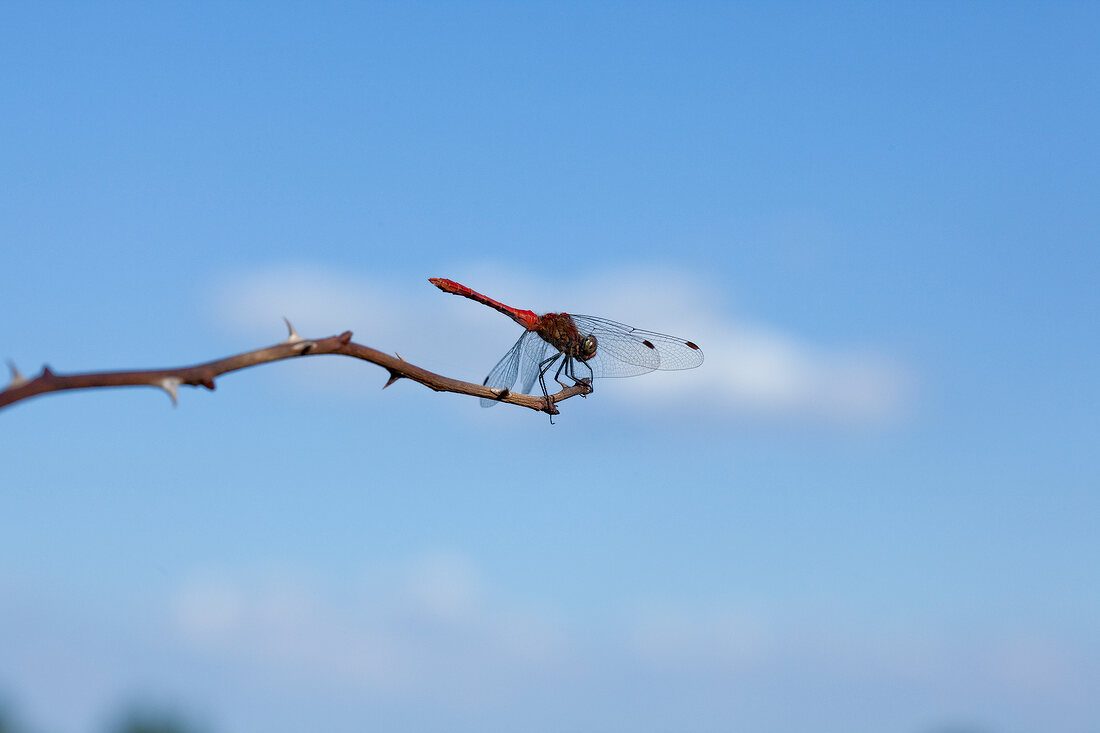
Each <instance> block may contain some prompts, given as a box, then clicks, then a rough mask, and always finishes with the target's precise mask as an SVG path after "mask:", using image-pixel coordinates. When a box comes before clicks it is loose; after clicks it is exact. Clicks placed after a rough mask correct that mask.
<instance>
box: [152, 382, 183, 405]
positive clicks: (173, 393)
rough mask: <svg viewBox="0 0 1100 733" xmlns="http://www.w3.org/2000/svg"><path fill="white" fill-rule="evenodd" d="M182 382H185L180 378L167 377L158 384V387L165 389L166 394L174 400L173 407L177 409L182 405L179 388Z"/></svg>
mask: <svg viewBox="0 0 1100 733" xmlns="http://www.w3.org/2000/svg"><path fill="white" fill-rule="evenodd" d="M182 382H183V380H181V379H180V378H179V377H165V378H164V379H162V380H160V381H159V382H157V383H156V386H157V387H160V388H161V389H163V390H164V391H165V392H167V393H168V396H169V397H171V398H172V406H173V407H176V406H177V405H179V403H180V389H179V388H180V384H182Z"/></svg>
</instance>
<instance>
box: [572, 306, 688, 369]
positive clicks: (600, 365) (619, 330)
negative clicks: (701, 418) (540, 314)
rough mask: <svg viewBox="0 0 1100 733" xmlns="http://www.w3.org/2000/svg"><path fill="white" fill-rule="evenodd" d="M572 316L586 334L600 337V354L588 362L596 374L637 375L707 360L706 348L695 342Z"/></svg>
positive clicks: (613, 322) (598, 347)
mask: <svg viewBox="0 0 1100 733" xmlns="http://www.w3.org/2000/svg"><path fill="white" fill-rule="evenodd" d="M572 318H573V322H574V323H575V324H576V325H577V329H578V330H579V331H580V332H581V335H582V336H587V335H589V334H591V335H593V336H595V337H596V355H595V356H593V357H592V358H591V359H589V360H588V361H587V362H586V363H587V365H588V366H589V367H591V368H592V372H593V374H594V376H597V377H633V376H636V375H638V374H645V373H646V372H651V371H653V370H654V369H666V370H667V369H692V368H694V367H697V366H699V365H700V364H702V363H703V352H702V350H700V349H699V347H698V346H696V345H695V344H694V343H692V342H691V341H687V340H685V339H682V338H678V337H676V336H668V335H666V334H663V333H657V332H655V331H645V330H643V329H640V328H632V327H631V326H626V325H624V324H622V323H616V322H615V321H609V320H607V319H605V318H597V317H595V316H581V315H575V316H572ZM583 371H584V369H583V368H582V369H580V370H578V373H581V372H583Z"/></svg>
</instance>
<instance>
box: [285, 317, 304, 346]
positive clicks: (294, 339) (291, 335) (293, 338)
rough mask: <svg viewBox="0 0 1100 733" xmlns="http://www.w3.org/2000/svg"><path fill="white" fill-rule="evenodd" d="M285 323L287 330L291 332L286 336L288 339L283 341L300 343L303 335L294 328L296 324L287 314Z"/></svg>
mask: <svg viewBox="0 0 1100 733" xmlns="http://www.w3.org/2000/svg"><path fill="white" fill-rule="evenodd" d="M283 323H285V324H286V330H287V331H288V332H289V334H288V335H287V337H286V341H284V342H283V343H286V344H296V343H298V342H299V341H301V340H302V337H301V336H299V335H298V332H297V331H295V330H294V325H293V324H292V323H291V322H290V319H289V318H287V317H286V316H283Z"/></svg>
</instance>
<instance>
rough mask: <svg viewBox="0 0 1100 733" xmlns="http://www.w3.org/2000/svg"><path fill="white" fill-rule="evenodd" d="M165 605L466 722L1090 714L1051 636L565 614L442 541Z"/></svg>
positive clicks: (245, 641) (276, 665)
mask: <svg viewBox="0 0 1100 733" xmlns="http://www.w3.org/2000/svg"><path fill="white" fill-rule="evenodd" d="M169 606H170V613H169V617H170V618H171V619H172V623H173V625H174V628H175V630H176V633H177V635H178V638H179V639H181V641H182V642H183V643H184V644H185V645H186V646H187V648H188V650H189V654H196V653H197V654H200V655H203V656H204V657H205V658H207V659H209V660H211V661H212V662H214V663H216V665H217V666H218V667H219V668H220V669H223V670H225V671H227V672H228V673H229V674H230V676H231V677H233V678H236V679H256V678H264V679H266V680H267V683H266V684H267V686H268V688H269V689H276V690H277V689H286V690H288V691H290V690H301V689H303V688H304V689H308V690H311V691H312V692H311V698H310V699H311V703H310V704H311V705H312V706H317V705H318V704H320V705H322V706H324V705H328V704H334V705H336V706H337V707H339V706H342V705H347V704H349V703H348V702H347V701H348V700H352V701H354V704H355V705H358V706H360V707H361V708H363V709H367V710H369V709H377V707H378V706H391V707H392V706H395V705H396V706H402V705H407V706H410V708H411V709H416V710H435V711H437V712H436V714H437V715H438V716H439V718H438V719H436V721H435V723H434V724H433V725H430V726H425V728H426V729H431V728H438V724H439V723H440V721H441V720H451V721H452V722H454V721H455V720H456V716H458V715H461V716H463V717H462V719H463V720H465V721H467V722H468V724H469V725H468V726H467V727H466V728H464V729H484V725H485V724H486V723H489V722H490V721H491V722H492V724H491V725H490V727H493V728H494V729H500V730H505V729H514V727H515V724H516V722H517V719H524V720H527V721H528V722H527V724H526V725H525V726H524V727H525V729H530V730H557V729H562V728H563V727H564V728H569V729H585V730H588V729H601V730H622V731H626V730H668V729H672V728H675V727H677V724H678V722H680V723H682V722H683V721H684V716H685V715H687V716H692V717H691V718H690V723H691V726H690V727H692V728H693V729H706V730H727V729H729V728H730V726H731V725H733V724H735V723H738V722H740V723H742V724H744V725H745V726H747V727H750V728H752V729H770V730H805V729H806V727H807V725H809V724H810V723H815V721H816V723H815V725H814V727H815V728H816V729H821V730H882V729H891V730H918V729H920V728H921V727H922V726H927V725H930V724H933V723H936V722H941V721H942V720H943V719H944V718H945V717H950V716H957V717H959V719H967V718H969V719H982V720H987V721H991V722H999V721H1002V720H1003V719H1004V718H1005V716H1006V715H1007V713H1006V712H1005V709H1004V708H1003V707H1002V706H1000V705H999V704H998V701H1002V700H1004V699H1005V696H1012V698H1013V700H1014V703H1013V704H1014V708H1013V710H1014V713H1013V714H1020V713H1024V714H1026V717H1027V718H1028V719H1030V720H1043V719H1050V717H1051V716H1054V718H1058V717H1059V716H1062V718H1064V719H1065V720H1067V721H1068V720H1073V719H1074V716H1075V715H1076V716H1081V715H1084V716H1085V717H1087V714H1088V713H1087V710H1088V707H1087V705H1086V701H1087V700H1088V699H1089V697H1088V691H1089V689H1090V685H1091V684H1093V683H1094V682H1095V680H1096V679H1097V674H1098V670H1097V668H1096V666H1095V664H1092V663H1090V662H1088V661H1087V657H1086V656H1083V655H1081V654H1078V655H1076V656H1074V655H1071V654H1069V653H1068V651H1067V650H1066V649H1065V648H1061V647H1060V646H1059V645H1058V644H1057V643H1055V642H1054V641H1051V640H1036V639H1029V640H1028V642H1027V643H1026V644H1024V645H1023V646H1021V645H1020V644H1017V643H1015V642H1014V640H1013V637H1011V636H1009V637H998V636H997V635H996V634H992V633H991V634H989V635H986V636H984V637H983V636H981V635H978V636H975V637H974V638H971V637H969V636H959V635H958V634H956V635H955V636H954V637H952V636H950V635H944V634H943V633H937V632H936V631H934V630H933V629H931V628H928V627H921V626H920V625H919V624H909V625H904V626H900V627H897V628H892V629H891V628H867V627H866V626H865V625H863V624H860V623H857V622H855V621H853V620H851V619H849V620H848V622H844V621H843V620H842V619H840V618H834V619H832V620H831V621H830V620H827V619H824V618H822V617H821V616H820V615H819V614H817V613H815V612H814V611H813V609H809V608H808V609H805V612H804V613H802V614H795V615H793V616H792V615H791V613H790V609H786V613H784V614H777V613H774V612H773V611H770V610H769V609H767V608H764V607H761V606H760V605H759V604H754V603H751V602H740V603H739V602H731V601H726V602H723V603H718V604H712V605H709V606H708V605H700V604H696V605H683V604H680V605H674V606H668V605H662V604H654V603H637V604H636V605H634V606H633V607H630V606H627V607H625V608H622V609H620V610H619V612H617V613H615V614H612V617H611V619H610V620H609V622H608V623H599V622H594V621H593V620H592V619H588V620H583V619H580V618H575V619H570V618H567V617H566V616H565V615H564V614H563V613H562V612H561V611H560V610H551V609H549V608H539V607H538V606H535V605H532V604H531V603H522V602H519V601H518V600H517V599H516V598H514V597H512V596H511V595H510V594H508V593H507V592H506V591H505V590H504V589H502V588H500V587H496V586H494V584H492V583H490V582H488V581H487V580H486V579H485V578H484V577H483V576H482V575H481V573H479V572H478V571H477V569H476V568H475V567H474V566H473V564H472V563H470V561H469V560H467V559H465V558H463V557H462V556H461V555H458V554H455V553H445V554H438V555H431V556H427V557H422V558H419V559H415V560H413V561H411V562H407V563H403V564H400V565H397V566H393V567H390V568H385V569H381V570H379V569H375V570H374V571H372V572H371V573H369V574H368V577H367V578H366V579H365V580H364V581H363V582H362V583H360V584H359V586H358V589H357V590H356V591H355V592H349V590H348V589H347V588H346V587H339V588H338V587H325V586H324V585H323V584H318V583H316V582H303V581H302V580H301V579H300V578H297V579H295V578H283V579H281V580H269V581H267V582H263V583H257V582H255V581H254V580H240V581H237V582H236V583H234V582H232V581H226V580H225V578H224V576H223V577H221V578H220V579H218V580H211V579H209V578H207V579H201V578H200V579H197V580H195V581H191V582H186V583H184V584H183V585H182V586H181V587H180V588H179V589H178V590H177V591H176V593H175V594H174V597H173V598H172V599H171V602H170V604H169ZM857 615H858V614H857ZM1006 654H1007V656H1006ZM1036 660H1038V661H1039V665H1038V667H1037V668H1036V669H1034V670H1033V669H1032V665H1033V664H1034V663H1035V662H1036ZM1048 674H1052V675H1053V677H1052V679H1049V680H1048V679H1045V678H1046V675H1048ZM913 690H919V691H921V694H920V695H913V694H912V693H913ZM838 699H843V700H845V704H844V705H843V706H840V707H838V706H837V705H836V702H837V700H838ZM792 700H797V702H798V704H797V706H796V707H794V708H791V707H789V706H790V702H791V701H792ZM899 700H904V701H909V702H907V703H899V702H898V701H899ZM930 700H931V701H932V702H931V703H930V702H929V701H930ZM364 706H365V707H364ZM402 709H403V708H402ZM517 716H518V718H517ZM452 727H453V726H452ZM733 727H737V725H734V726H733Z"/></svg>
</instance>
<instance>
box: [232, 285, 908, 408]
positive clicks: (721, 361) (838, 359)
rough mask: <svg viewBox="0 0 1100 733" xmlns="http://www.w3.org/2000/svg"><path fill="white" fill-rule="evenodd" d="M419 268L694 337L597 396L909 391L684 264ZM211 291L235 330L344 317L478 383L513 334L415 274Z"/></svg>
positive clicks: (817, 401)
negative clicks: (748, 309)
mask: <svg viewBox="0 0 1100 733" xmlns="http://www.w3.org/2000/svg"><path fill="white" fill-rule="evenodd" d="M427 275H448V276H451V277H453V278H454V279H458V280H460V281H465V282H469V283H470V284H471V285H472V286H474V287H476V288H478V289H481V290H484V291H486V292H487V293H488V294H490V295H492V296H493V297H495V298H497V299H499V300H502V301H504V302H511V304H514V305H516V306H517V307H522V308H530V309H532V310H536V311H537V312H545V311H547V310H565V311H568V312H582V313H589V314H592V315H601V316H604V317H608V318H611V319H614V320H621V321H624V322H629V323H630V324H631V325H635V326H639V327H642V328H646V329H649V330H656V331H664V332H669V333H674V334H677V335H681V336H683V337H685V338H689V339H691V340H693V341H695V342H697V343H699V344H700V345H701V346H702V347H703V351H704V353H705V354H706V362H705V363H704V365H703V366H702V367H700V368H699V369H695V370H691V371H687V372H677V373H674V374H668V373H658V374H656V375H652V376H647V377H645V378H644V379H628V380H614V383H609V382H611V380H605V383H604V385H603V387H602V388H601V398H604V399H619V400H622V401H625V402H628V403H629V404H630V405H633V406H635V408H636V409H647V406H654V405H656V404H658V403H660V404H662V406H667V405H668V404H669V403H676V404H678V405H680V406H684V405H694V406H696V407H695V408H693V409H698V410H701V411H709V412H713V413H725V414H728V415H736V416H753V415H756V416H763V417H768V418H781V419H790V420H806V419H810V420H828V421H843V422H857V423H858V422H878V421H882V420H885V419H890V418H892V417H894V416H896V415H897V414H898V413H899V411H901V410H902V409H903V408H904V406H905V404H906V401H907V399H908V396H909V392H910V387H911V381H912V380H911V376H910V371H909V370H908V369H907V368H906V367H905V366H903V365H902V364H900V363H899V362H898V361H897V360H896V359H893V358H891V357H890V356H889V355H888V354H885V353H882V352H880V351H879V350H877V349H875V348H874V346H873V345H864V346H859V347H847V346H843V347H842V346H836V345H828V344H825V343H820V340H819V339H815V338H814V337H813V335H812V334H807V335H798V334H795V333H793V332H790V331H786V330H784V329H782V328H780V327H774V326H768V325H765V324H763V323H760V322H756V321H753V320H751V319H750V318H748V317H747V316H745V315H742V314H738V313H736V312H733V311H732V310H731V309H730V307H729V305H728V303H727V302H726V300H725V298H724V297H723V296H722V294H721V293H720V292H718V291H717V289H715V288H713V287H711V286H710V285H709V283H708V282H707V280H706V279H705V278H703V277H700V276H697V275H694V274H692V273H689V272H683V271H676V270H658V269H656V268H650V269H638V270H634V271H627V272H615V273H606V274H593V275H591V276H589V277H587V278H586V279H584V280H579V281H578V280H575V279H571V280H568V281H567V282H565V283H557V282H555V281H553V280H552V279H551V278H549V277H543V276H538V275H532V274H517V273H514V272H509V271H506V270H503V269H500V268H494V267H483V268H479V269H469V270H468V271H465V272H462V273H427ZM211 302H212V303H213V315H214V317H215V318H216V319H217V321H218V322H219V323H220V324H222V325H224V326H228V327H230V328H232V329H234V330H236V331H239V332H247V333H249V334H250V335H258V334H259V333H261V332H262V333H266V334H271V333H272V332H273V331H274V329H275V328H277V324H278V323H279V318H280V317H281V316H284V315H285V316H288V317H290V318H291V319H292V320H293V321H294V322H295V325H296V326H298V327H299V330H301V331H303V332H306V331H308V332H310V333H326V334H327V333H329V332H337V331H340V330H343V329H345V328H352V329H353V330H355V331H356V336H357V338H358V339H359V340H360V341H362V342H364V343H367V344H370V345H372V346H375V347H376V348H381V349H384V350H389V351H398V352H400V353H401V354H402V355H403V356H405V357H406V358H409V359H411V360H414V361H416V362H417V363H419V364H421V365H423V366H425V367H428V368H431V369H435V370H437V371H442V372H446V373H447V374H448V375H451V376H457V377H459V378H465V379H468V380H470V381H478V382H479V381H481V379H482V378H483V377H484V374H485V373H486V372H487V371H488V369H489V367H490V366H492V364H493V363H494V362H495V360H496V359H497V358H499V356H501V355H502V354H503V353H504V352H505V351H506V350H507V349H508V348H509V347H510V345H511V342H512V341H513V340H514V339H515V338H516V337H517V336H518V332H517V329H516V326H515V325H514V324H511V323H509V322H508V321H507V320H506V319H504V318H501V317H500V316H499V315H497V314H495V313H491V312H489V311H485V310H484V309H481V308H478V307H476V306H474V304H472V303H469V302H465V301H460V300H459V299H457V298H454V297H446V298H444V297H442V295H441V294H440V293H438V292H437V291H435V290H434V289H432V288H430V286H428V285H427V284H426V283H421V282H415V283H411V282H410V283H402V284H397V283H394V282H392V281H390V280H386V279H384V278H381V277H379V276H376V275H372V274H369V273H344V272H336V271H333V270H331V269H327V268H323V267H318V266H312V265H283V266H274V267H269V268H263V269H259V270H254V271H250V272H245V273H237V274H235V275H233V276H227V277H225V278H224V279H222V280H221V281H220V282H218V283H217V284H216V286H215V287H214V296H213V298H212V299H211ZM605 395H606V397H605ZM642 397H644V399H640V398H642Z"/></svg>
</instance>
